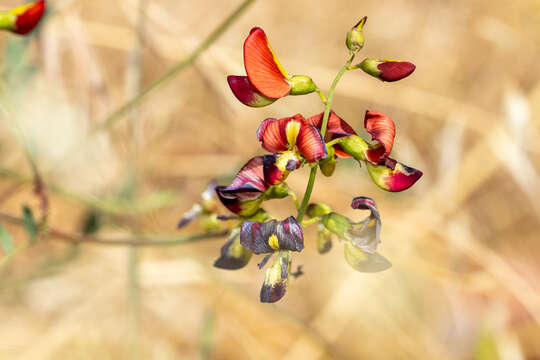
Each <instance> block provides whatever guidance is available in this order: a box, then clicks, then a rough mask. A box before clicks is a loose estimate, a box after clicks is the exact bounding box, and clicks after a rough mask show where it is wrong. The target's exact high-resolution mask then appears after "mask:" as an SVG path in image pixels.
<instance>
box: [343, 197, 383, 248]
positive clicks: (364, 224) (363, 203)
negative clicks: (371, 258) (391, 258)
mask: <svg viewBox="0 0 540 360" xmlns="http://www.w3.org/2000/svg"><path fill="white" fill-rule="evenodd" d="M351 207H352V208H353V209H365V210H369V211H370V215H369V216H368V217H367V218H365V219H364V220H362V221H360V222H358V223H353V224H352V228H351V229H349V230H347V232H346V233H345V237H346V238H347V239H349V240H350V241H351V242H352V243H353V244H354V245H355V246H357V247H358V248H360V249H362V250H363V251H365V252H368V253H371V254H374V253H375V252H376V251H377V246H378V245H379V244H380V243H381V239H380V233H381V217H380V215H379V211H378V210H377V205H376V204H375V201H374V200H373V199H371V198H369V197H366V196H358V197H355V198H354V199H353V201H352V203H351Z"/></svg>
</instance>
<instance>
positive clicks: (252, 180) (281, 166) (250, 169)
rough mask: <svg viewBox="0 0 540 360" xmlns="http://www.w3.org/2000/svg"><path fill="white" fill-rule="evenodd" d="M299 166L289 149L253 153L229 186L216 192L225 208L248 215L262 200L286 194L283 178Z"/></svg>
mask: <svg viewBox="0 0 540 360" xmlns="http://www.w3.org/2000/svg"><path fill="white" fill-rule="evenodd" d="M298 166H299V160H298V159H297V158H296V156H295V155H294V154H293V153H291V152H284V153H280V154H271V155H264V156H256V157H254V158H252V159H251V160H249V161H248V162H247V163H246V164H245V165H244V166H243V167H242V168H241V169H240V171H239V172H238V174H237V175H236V177H235V178H234V180H233V181H232V183H231V184H230V185H229V186H217V187H216V188H215V189H216V193H217V195H218V198H219V200H220V201H221V203H222V204H223V205H225V207H227V208H228V209H229V210H230V211H232V212H233V213H235V214H237V215H240V216H251V215H253V214H254V213H255V212H256V211H257V210H258V209H259V207H260V205H261V203H262V202H263V201H264V200H268V199H277V198H283V197H285V196H287V195H288V194H289V191H288V188H287V186H286V184H285V183H283V181H284V180H285V179H286V178H287V176H288V175H289V173H290V171H292V170H295V169H296V168H297V167H298Z"/></svg>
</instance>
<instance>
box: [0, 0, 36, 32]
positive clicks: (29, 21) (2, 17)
mask: <svg viewBox="0 0 540 360" xmlns="http://www.w3.org/2000/svg"><path fill="white" fill-rule="evenodd" d="M44 12H45V0H39V1H36V2H33V3H30V4H27V5H23V6H19V7H16V8H14V9H12V10H9V11H1V12H0V30H8V31H11V32H14V33H16V34H19V35H26V34H28V33H29V32H30V31H32V30H33V29H34V28H35V27H36V26H37V25H38V23H39V21H40V20H41V17H42V16H43V13H44Z"/></svg>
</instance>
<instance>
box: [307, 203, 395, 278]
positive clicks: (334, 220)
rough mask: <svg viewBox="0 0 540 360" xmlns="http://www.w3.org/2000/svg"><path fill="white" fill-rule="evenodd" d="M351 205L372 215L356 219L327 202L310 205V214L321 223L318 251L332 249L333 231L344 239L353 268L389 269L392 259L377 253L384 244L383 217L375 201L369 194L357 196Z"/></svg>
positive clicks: (369, 269)
mask: <svg viewBox="0 0 540 360" xmlns="http://www.w3.org/2000/svg"><path fill="white" fill-rule="evenodd" d="M322 206H325V207H326V210H325V211H324V212H321V211H320V209H321V207H322ZM351 207H352V208H353V209H364V210H369V211H370V215H369V216H368V217H366V218H365V219H363V220H361V221H359V222H355V221H353V220H351V219H349V218H347V217H345V216H343V215H340V214H338V213H335V212H332V211H331V210H330V209H329V208H328V207H327V206H326V205H322V204H310V207H309V209H308V215H309V216H310V217H318V218H319V219H320V223H321V226H320V227H319V238H320V239H322V244H320V245H319V246H318V248H319V252H320V253H325V252H327V251H329V250H330V248H331V247H332V243H331V235H330V234H334V235H337V236H338V238H339V239H340V240H342V241H344V251H345V260H346V261H347V263H348V264H349V265H350V266H351V267H352V268H353V269H355V270H358V271H361V272H379V271H383V270H386V269H388V268H389V267H391V264H390V262H389V261H388V260H387V259H386V258H385V257H383V256H382V255H380V254H379V253H377V247H378V245H379V244H380V243H381V240H380V232H381V218H380V215H379V211H378V210H377V205H376V204H375V201H374V200H373V199H371V198H369V197H365V196H358V197H355V198H354V199H353V200H352V203H351ZM317 209H319V211H317ZM321 214H322V215H321Z"/></svg>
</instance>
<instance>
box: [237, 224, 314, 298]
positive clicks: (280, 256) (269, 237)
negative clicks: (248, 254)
mask: <svg viewBox="0 0 540 360" xmlns="http://www.w3.org/2000/svg"><path fill="white" fill-rule="evenodd" d="M240 244H242V245H243V246H244V247H245V248H246V249H248V250H250V251H252V252H253V253H254V254H270V255H269V256H267V257H266V258H265V259H264V260H263V263H262V265H260V267H262V266H264V263H266V261H268V259H269V257H270V256H271V255H274V254H275V255H276V257H275V259H274V262H273V264H272V265H271V266H270V267H269V268H268V269H267V270H266V277H265V280H264V283H263V286H262V288H261V294H260V299H261V302H276V301H278V300H279V299H281V298H282V297H283V296H284V295H285V291H286V289H287V284H288V281H289V278H290V275H291V255H290V252H291V251H298V252H300V251H302V250H303V249H304V234H303V231H302V227H301V226H300V224H299V223H298V222H297V221H296V219H295V218H294V217H292V216H290V217H288V218H287V219H285V220H283V221H279V222H278V221H277V220H270V221H267V222H257V221H244V222H243V223H242V226H241V230H240Z"/></svg>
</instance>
